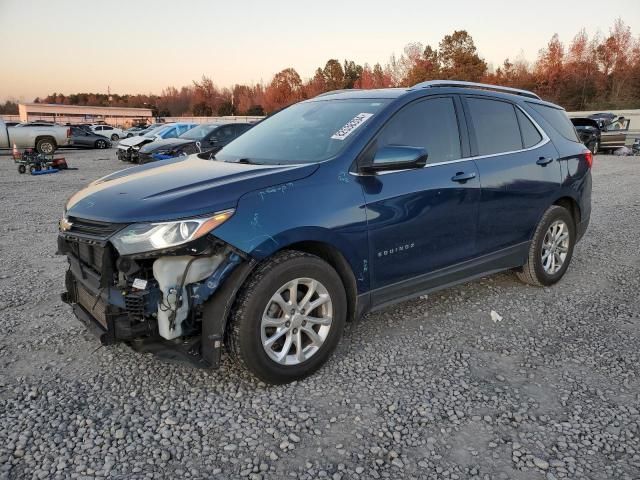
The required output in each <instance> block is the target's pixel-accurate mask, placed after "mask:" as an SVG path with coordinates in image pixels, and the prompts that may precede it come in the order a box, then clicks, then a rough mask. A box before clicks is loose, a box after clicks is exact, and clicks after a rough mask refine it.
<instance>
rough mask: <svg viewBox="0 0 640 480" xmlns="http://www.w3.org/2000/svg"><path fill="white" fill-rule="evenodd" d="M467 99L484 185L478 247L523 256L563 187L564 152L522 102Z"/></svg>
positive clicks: (472, 147) (472, 141)
mask: <svg viewBox="0 0 640 480" xmlns="http://www.w3.org/2000/svg"><path fill="white" fill-rule="evenodd" d="M463 99H464V103H465V112H466V113H467V117H468V124H469V136H470V140H471V149H472V152H473V154H474V156H475V159H476V163H477V165H478V170H479V172H480V182H481V185H482V197H481V200H480V212H479V217H478V244H477V246H478V253H479V254H480V255H485V254H489V253H494V252H500V251H502V252H503V253H504V254H505V255H511V254H514V255H516V256H517V255H518V253H517V252H519V251H521V250H524V249H525V248H526V247H527V242H528V241H529V240H531V237H532V236H533V231H534V229H535V227H536V225H537V223H538V221H539V219H540V217H541V215H542V213H543V212H544V210H545V209H546V208H547V207H548V206H549V205H550V204H551V203H553V199H554V196H555V195H556V194H557V192H558V191H559V189H560V184H561V180H562V173H561V168H560V162H558V153H557V151H556V149H555V147H554V146H553V144H552V143H551V141H550V140H549V138H548V137H547V135H546V134H545V133H544V131H543V130H542V129H541V128H540V127H539V126H537V125H536V124H535V122H534V121H533V120H532V118H531V117H530V116H529V115H528V114H527V113H526V112H525V111H524V110H523V109H522V108H521V107H519V106H518V105H516V104H513V103H511V102H508V101H505V100H501V99H496V98H494V97H482V96H464V97H463Z"/></svg>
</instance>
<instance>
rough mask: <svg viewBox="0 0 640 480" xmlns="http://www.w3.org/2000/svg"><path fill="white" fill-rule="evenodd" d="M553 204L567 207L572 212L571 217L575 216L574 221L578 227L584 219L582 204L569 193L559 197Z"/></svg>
mask: <svg viewBox="0 0 640 480" xmlns="http://www.w3.org/2000/svg"><path fill="white" fill-rule="evenodd" d="M553 205H557V206H559V207H563V208H566V209H567V210H568V211H569V213H570V214H571V217H572V218H573V223H574V224H575V226H576V227H577V226H578V224H579V223H580V222H581V221H582V212H581V210H580V205H578V202H577V201H576V200H575V199H574V198H572V197H570V196H568V195H565V196H563V197H560V198H558V199H557V200H556V201H555V202H553Z"/></svg>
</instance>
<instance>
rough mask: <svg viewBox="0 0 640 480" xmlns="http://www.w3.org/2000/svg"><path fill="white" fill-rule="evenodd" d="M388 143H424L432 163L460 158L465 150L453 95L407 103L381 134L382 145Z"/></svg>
mask: <svg viewBox="0 0 640 480" xmlns="http://www.w3.org/2000/svg"><path fill="white" fill-rule="evenodd" d="M386 145H404V146H410V147H424V148H425V149H426V150H427V154H428V155H429V157H428V160H427V162H428V163H436V162H447V161H450V160H457V159H459V158H460V157H461V156H462V154H461V151H460V135H459V132H458V120H457V117H456V110H455V107H454V104H453V99H451V98H449V97H441V98H430V99H428V100H423V101H420V102H416V103H412V104H410V105H408V106H406V107H404V108H403V109H402V110H400V112H398V114H396V115H395V116H394V117H393V118H392V119H391V121H390V122H389V123H388V124H387V125H386V126H385V127H384V130H383V131H382V133H381V134H380V136H379V137H378V148H380V147H384V146H386Z"/></svg>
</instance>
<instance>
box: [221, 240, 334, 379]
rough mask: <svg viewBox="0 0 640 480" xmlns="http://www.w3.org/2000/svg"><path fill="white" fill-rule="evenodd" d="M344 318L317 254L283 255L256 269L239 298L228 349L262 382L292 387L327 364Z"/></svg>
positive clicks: (329, 274)
mask: <svg viewBox="0 0 640 480" xmlns="http://www.w3.org/2000/svg"><path fill="white" fill-rule="evenodd" d="M346 317H347V299H346V293H345V289H344V285H343V284H342V281H341V279H340V277H339V276H338V274H337V273H336V271H335V270H334V269H333V268H332V267H331V266H330V265H328V264H327V263H326V262H324V261H323V260H322V259H320V258H319V257H316V256H315V255H310V254H307V253H302V252H297V251H283V252H280V253H278V254H276V255H275V256H273V257H272V258H270V259H269V260H267V261H265V262H263V263H262V264H261V265H260V266H258V267H257V269H256V271H255V272H254V273H253V275H252V276H251V277H250V279H249V280H248V281H247V283H246V284H245V286H244V287H243V288H242V290H241V291H240V293H239V294H238V298H237V300H236V305H235V308H234V312H233V314H232V317H231V320H230V326H229V334H228V344H229V349H230V351H231V354H232V355H233V357H234V358H235V359H236V360H237V361H238V362H239V363H240V364H241V365H243V366H244V367H245V368H247V369H248V370H249V371H251V372H252V373H253V374H254V375H256V376H257V377H258V378H260V379H261V380H263V381H264V382H267V383H272V384H282V383H288V382H292V381H294V380H299V379H301V378H304V377H306V376H308V375H310V374H312V373H313V372H315V371H316V370H317V369H318V368H320V366H322V364H324V363H325V362H326V361H327V359H328V358H329V356H330V355H331V353H332V352H333V350H334V349H335V347H336V345H337V344H338V341H339V340H340V337H341V336H342V331H343V329H344V324H345V321H346Z"/></svg>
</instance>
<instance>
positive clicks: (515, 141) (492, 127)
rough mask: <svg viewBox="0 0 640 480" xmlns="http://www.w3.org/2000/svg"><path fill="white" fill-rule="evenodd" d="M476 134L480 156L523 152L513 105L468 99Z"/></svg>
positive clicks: (481, 99) (483, 99) (495, 101)
mask: <svg viewBox="0 0 640 480" xmlns="http://www.w3.org/2000/svg"><path fill="white" fill-rule="evenodd" d="M467 104H468V105H469V111H470V113H471V123H472V125H473V130H474V131H475V134H476V143H477V144H478V155H491V154H494V153H505V152H513V151H516V150H522V138H521V137H520V129H519V128H518V120H517V119H516V112H515V108H514V107H513V105H511V104H510V103H507V102H501V101H498V100H489V99H485V98H467Z"/></svg>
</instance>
